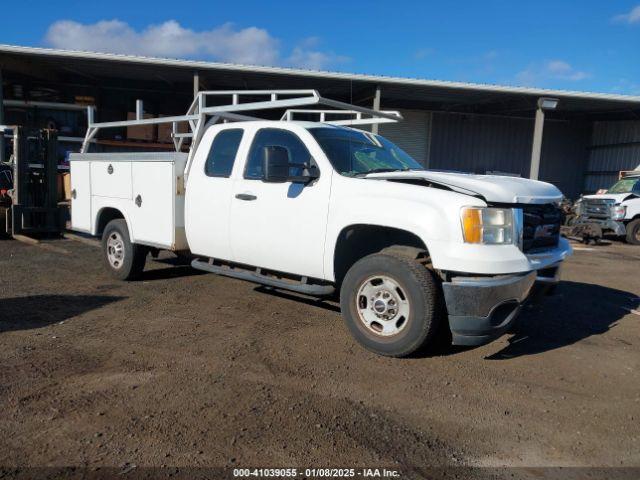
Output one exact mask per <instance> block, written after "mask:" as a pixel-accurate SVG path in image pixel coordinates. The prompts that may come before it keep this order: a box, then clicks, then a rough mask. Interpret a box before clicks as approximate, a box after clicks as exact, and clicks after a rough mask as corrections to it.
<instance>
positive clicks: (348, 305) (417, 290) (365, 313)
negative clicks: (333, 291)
mask: <svg viewBox="0 0 640 480" xmlns="http://www.w3.org/2000/svg"><path fill="white" fill-rule="evenodd" d="M438 288H439V287H438V282H437V280H436V278H435V276H434V274H433V272H432V271H430V270H428V269H427V268H425V266H424V265H422V264H420V263H418V262H417V261H415V260H414V259H412V258H410V257H407V256H403V255H401V254H396V253H377V254H373V255H369V256H367V257H364V258H363V259H361V260H359V261H358V262H356V263H355V264H354V265H353V266H352V267H351V268H350V269H349V271H348V272H347V275H346V276H345V278H344V281H343V282H342V288H341V290H340V306H341V309H342V315H343V317H344V319H345V322H346V324H347V327H348V328H349V330H350V331H351V334H352V335H353V336H354V337H355V339H356V340H357V341H358V342H359V343H360V344H362V345H363V346H364V347H365V348H367V349H369V350H371V351H373V352H375V353H378V354H380V355H386V356H391V357H404V356H407V355H410V354H412V353H414V352H415V351H417V350H418V349H420V348H421V347H422V346H423V345H425V344H426V343H427V342H429V340H431V339H432V337H433V336H434V335H435V332H436V330H437V327H438V324H439V322H440V318H439V317H440V315H439V309H438Z"/></svg>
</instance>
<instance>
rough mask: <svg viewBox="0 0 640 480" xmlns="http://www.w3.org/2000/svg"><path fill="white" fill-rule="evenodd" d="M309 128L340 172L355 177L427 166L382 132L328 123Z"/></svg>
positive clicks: (419, 168)
mask: <svg viewBox="0 0 640 480" xmlns="http://www.w3.org/2000/svg"><path fill="white" fill-rule="evenodd" d="M309 132H310V133H311V135H313V137H314V138H315V139H316V141H317V142H318V143H319V144H320V147H321V148H322V150H323V151H324V153H325V155H326V156H327V157H328V158H329V161H330V162H331V165H333V168H335V169H336V171H337V172H338V173H340V174H341V175H346V176H349V177H354V176H363V175H366V174H368V173H377V172H395V171H406V170H423V169H424V168H423V167H422V165H420V164H419V163H418V162H416V161H415V160H414V159H413V158H411V156H409V154H407V153H406V152H404V151H403V150H402V149H401V148H399V147H398V146H397V145H394V144H393V143H391V142H390V141H389V140H387V139H385V138H383V137H381V136H379V135H373V134H371V133H369V132H359V131H357V130H349V129H345V128H328V127H319V128H310V129H309Z"/></svg>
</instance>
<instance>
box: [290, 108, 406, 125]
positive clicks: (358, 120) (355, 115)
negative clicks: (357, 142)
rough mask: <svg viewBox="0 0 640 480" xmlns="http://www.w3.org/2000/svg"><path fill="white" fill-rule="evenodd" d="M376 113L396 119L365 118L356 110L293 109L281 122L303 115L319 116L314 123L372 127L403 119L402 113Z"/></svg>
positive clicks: (394, 111) (382, 111) (387, 111)
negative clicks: (334, 117) (342, 117)
mask: <svg viewBox="0 0 640 480" xmlns="http://www.w3.org/2000/svg"><path fill="white" fill-rule="evenodd" d="M376 113H385V114H389V115H394V116H395V117H396V118H385V117H380V116H378V115H376V116H372V117H369V118H366V117H364V116H363V115H366V114H365V113H363V112H359V111H356V110H313V109H298V108H292V109H289V110H287V111H286V112H284V115H282V118H281V119H280V120H282V121H287V122H290V121H293V120H295V118H294V116H296V115H297V114H303V115H307V116H308V115H318V119H317V120H312V121H319V122H321V123H328V124H330V125H345V126H356V125H372V124H374V123H378V124H379V123H396V122H397V121H398V119H401V118H402V115H400V112H398V111H396V110H380V111H376ZM330 116H337V117H340V116H350V117H349V118H345V119H341V120H339V119H334V120H327V117H330Z"/></svg>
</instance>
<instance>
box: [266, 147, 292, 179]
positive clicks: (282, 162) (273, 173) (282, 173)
mask: <svg viewBox="0 0 640 480" xmlns="http://www.w3.org/2000/svg"><path fill="white" fill-rule="evenodd" d="M262 171H263V172H264V181H265V182H269V183H284V182H286V181H288V180H289V152H288V151H287V149H286V148H284V147H280V146H267V147H263V148H262Z"/></svg>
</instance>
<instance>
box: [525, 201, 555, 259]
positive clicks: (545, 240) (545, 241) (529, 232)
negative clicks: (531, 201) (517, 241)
mask: <svg viewBox="0 0 640 480" xmlns="http://www.w3.org/2000/svg"><path fill="white" fill-rule="evenodd" d="M522 214H523V232H522V251H523V252H525V253H526V252H533V251H535V250H545V249H549V248H554V247H556V246H557V245H558V241H559V240H560V224H561V223H562V215H561V213H560V209H559V208H558V207H556V206H555V205H553V204H546V205H525V206H524V207H523V209H522Z"/></svg>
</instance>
